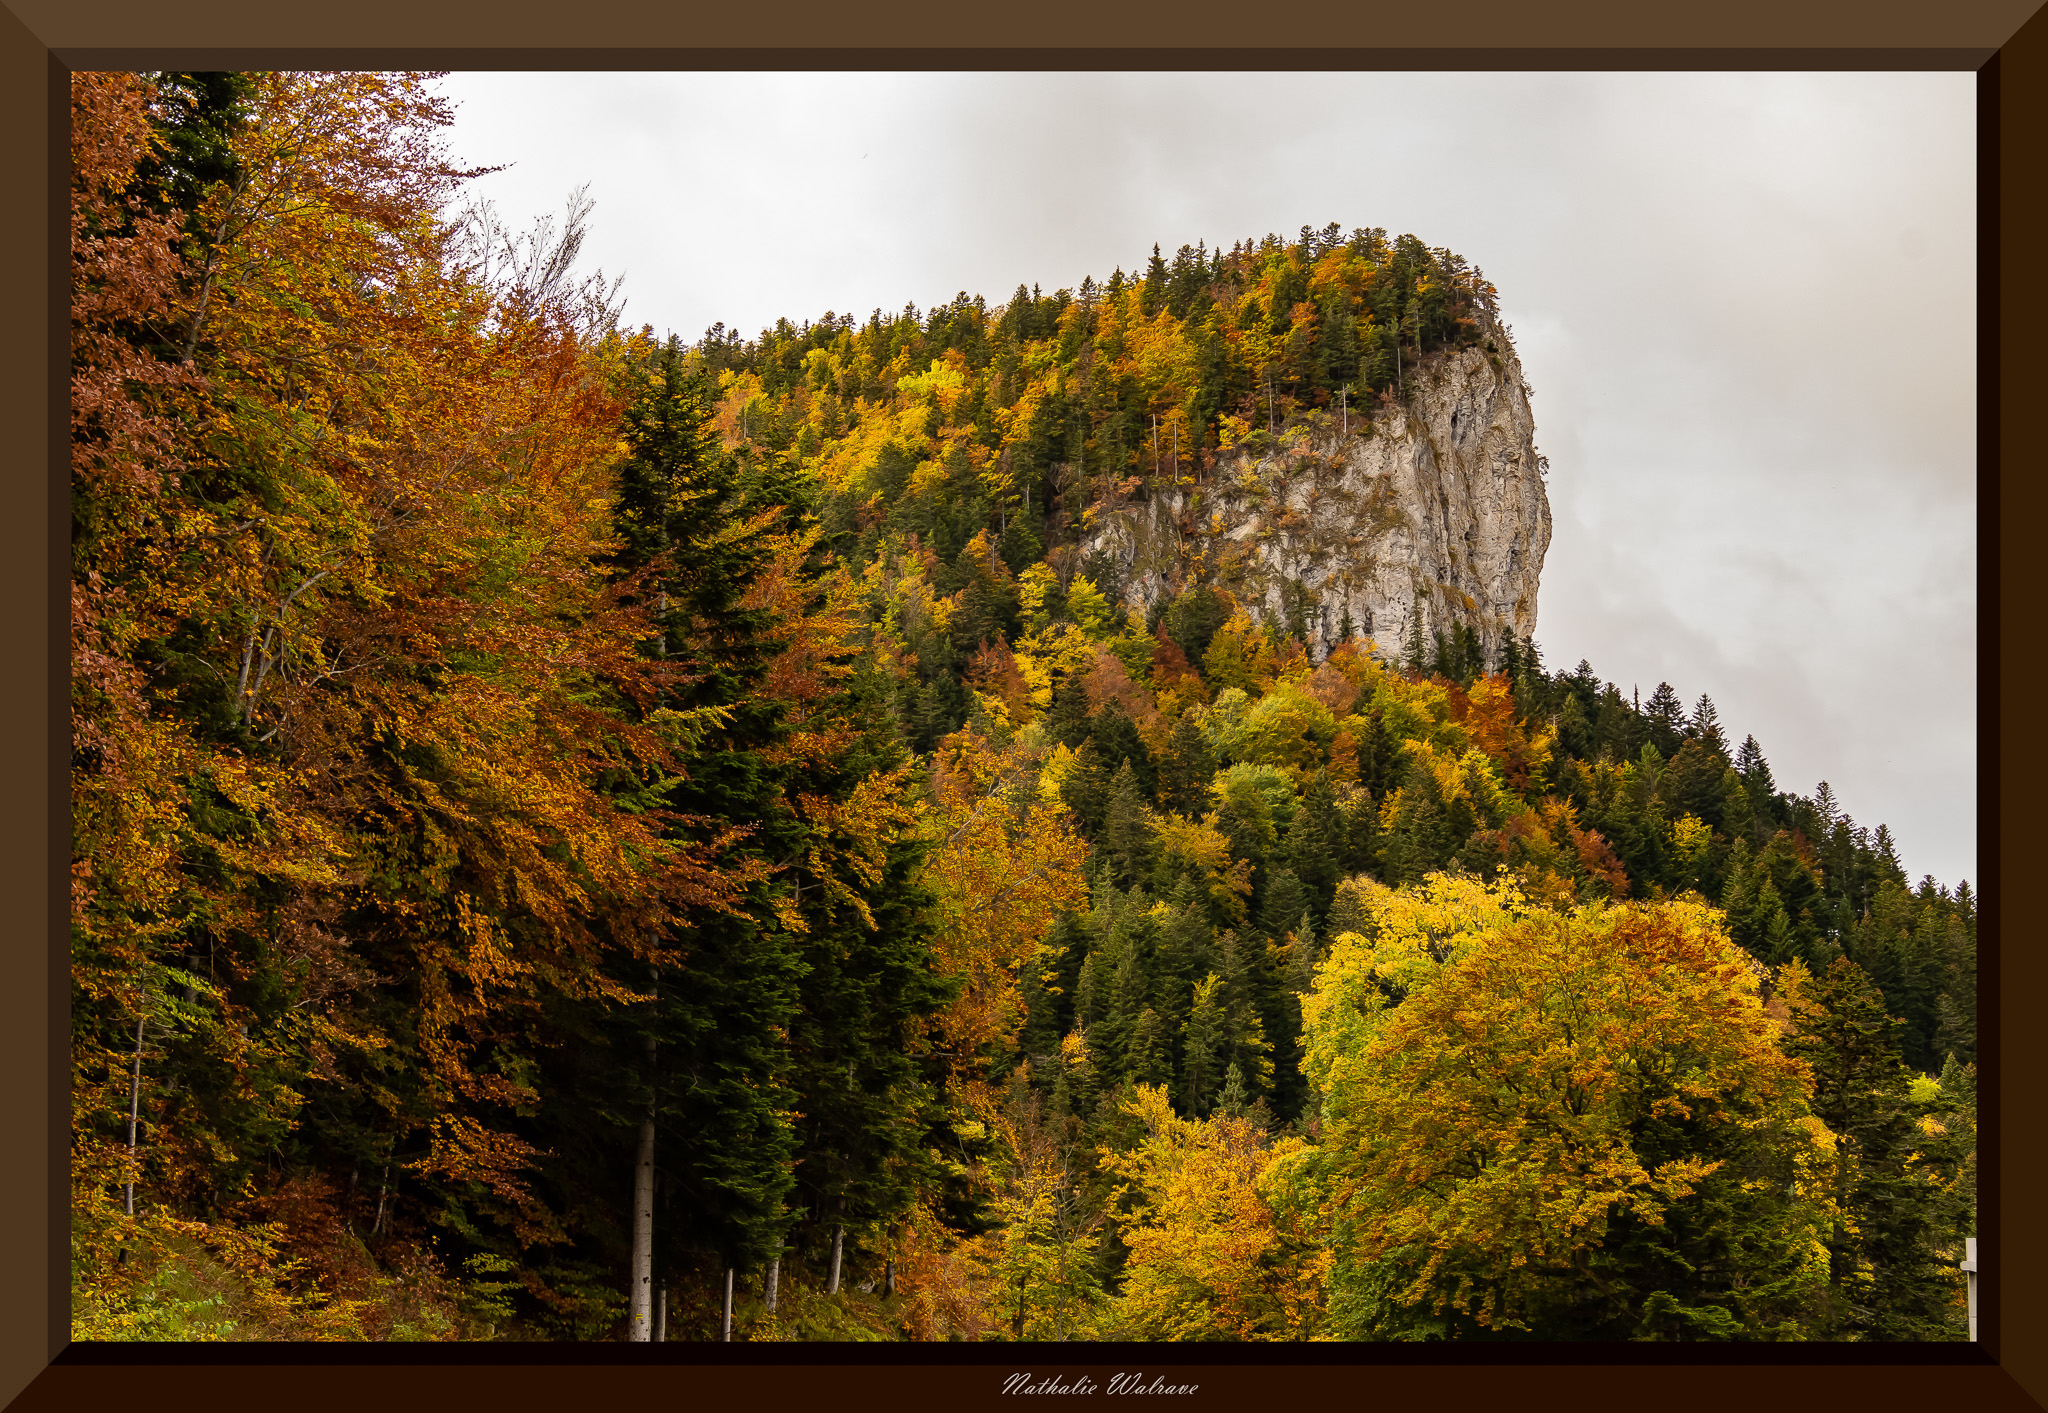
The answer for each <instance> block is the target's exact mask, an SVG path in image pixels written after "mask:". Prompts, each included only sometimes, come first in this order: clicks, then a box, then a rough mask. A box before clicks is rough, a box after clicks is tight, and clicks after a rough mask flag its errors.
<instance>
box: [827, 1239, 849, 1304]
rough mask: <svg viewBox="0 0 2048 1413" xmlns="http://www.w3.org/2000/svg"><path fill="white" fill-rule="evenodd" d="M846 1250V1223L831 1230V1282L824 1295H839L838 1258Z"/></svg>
mask: <svg viewBox="0 0 2048 1413" xmlns="http://www.w3.org/2000/svg"><path fill="white" fill-rule="evenodd" d="M845 1248H846V1223H844V1222H841V1223H840V1224H839V1225H838V1226H836V1227H834V1228H832V1280H831V1282H830V1283H829V1284H828V1285H827V1286H826V1287H825V1294H827V1295H837V1294H839V1257H840V1255H841V1253H842V1252H843V1251H844V1250H845Z"/></svg>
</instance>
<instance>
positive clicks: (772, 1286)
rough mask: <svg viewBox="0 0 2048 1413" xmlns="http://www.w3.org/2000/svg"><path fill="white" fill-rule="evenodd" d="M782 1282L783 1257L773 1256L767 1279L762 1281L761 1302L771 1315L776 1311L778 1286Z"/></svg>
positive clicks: (769, 1261)
mask: <svg viewBox="0 0 2048 1413" xmlns="http://www.w3.org/2000/svg"><path fill="white" fill-rule="evenodd" d="M781 1284H782V1258H781V1257H780V1256H771V1257H770V1258H769V1259H768V1276H767V1279H765V1280H763V1281H762V1282H761V1303H762V1304H763V1305H764V1306H766V1307H767V1309H768V1313H769V1314H771V1315H772V1314H774V1313H775V1294H776V1288H777V1287H778V1286H780V1285H781Z"/></svg>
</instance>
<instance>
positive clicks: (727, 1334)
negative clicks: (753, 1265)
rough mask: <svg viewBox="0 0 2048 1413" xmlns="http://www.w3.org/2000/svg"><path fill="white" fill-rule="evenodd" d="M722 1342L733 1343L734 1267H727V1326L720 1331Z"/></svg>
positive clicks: (719, 1336) (719, 1335)
mask: <svg viewBox="0 0 2048 1413" xmlns="http://www.w3.org/2000/svg"><path fill="white" fill-rule="evenodd" d="M718 1338H719V1339H720V1341H721V1342H723V1343H726V1344H730V1343H732V1267H730V1266H727V1267H726V1268H725V1326H724V1328H723V1329H721V1330H720V1331H719V1334H718Z"/></svg>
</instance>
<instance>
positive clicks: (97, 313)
mask: <svg viewBox="0 0 2048 1413" xmlns="http://www.w3.org/2000/svg"><path fill="white" fill-rule="evenodd" d="M73 95H74V103H73V152H74V182H73V209H72V234H73V247H72V254H73V271H74V289H73V345H72V349H73V362H72V374H73V403H72V420H73V443H72V449H73V459H72V467H73V478H72V505H73V541H72V554H73V583H72V631H73V656H72V722H73V772H72V808H73V841H72V849H73V852H72V870H71V879H72V908H73V911H72V994H71V1011H72V1026H73V1031H72V1037H73V1044H72V1057H73V1126H72V1175H73V1229H72V1262H73V1265H72V1276H73V1280H72V1294H73V1328H74V1333H75V1334H76V1336H77V1337H79V1338H86V1339H216V1338H218V1339H271V1338H290V1339H301V1338H304V1339H481V1338H525V1339H586V1340H589V1339H627V1340H643V1339H648V1338H665V1339H718V1338H721V1337H725V1335H726V1333H727V1331H728V1329H729V1331H730V1337H731V1338H733V1339H753V1340H760V1339H777V1338H782V1339H789V1338H800V1339H905V1338H907V1339H920V1340H932V1339H939V1340H943V1339H970V1340H971V1339H1098V1338H1111V1339H1125V1338H1132V1339H1306V1338H1342V1339H1416V1338H1502V1337H1518V1338H1545V1339H1835V1340H1842V1339H1883V1340H1898V1339H1957V1338H1961V1337H1963V1331H1964V1321H1963V1309H1962V1305H1961V1301H1962V1285H1961V1276H1960V1275H1959V1274H1958V1272H1957V1270H1956V1261H1957V1260H1958V1258H1959V1257H1960V1255H1961V1246H1962V1239H1963V1238H1964V1237H1965V1236H1967V1235H1969V1234H1971V1233H1973V1232H1974V1230H1975V1131H1976V1130H1975V1098H1974V1095H1975V1074H1976V1071H1975V1060H1976V1027H1975V1015H1976V1011H1975V996H1976V964H1975V957H1976V906H1975V899H1974V897H1973V895H1972V894H1971V892H1970V889H1969V887H1968V885H1967V884H1964V883H1958V884H1957V885H1956V886H1955V887H1954V888H1953V890H1951V889H1948V888H1944V887H1941V886H1939V885H1937V884H1936V883H1935V881H1934V880H1932V879H1925V878H1924V879H1922V880H1921V881H1920V882H1919V883H1918V884H1915V883H1913V882H1912V881H1911V879H1910V876H1909V875H1908V873H1907V872H1906V870H1905V867H1904V864H1903V861H1902V860H1901V859H1900V858H1899V857H1898V855H1897V851H1896V848H1895V847H1894V845H1893V842H1892V840H1891V837H1890V835H1889V832H1888V831H1887V830H1886V829H1885V828H1884V827H1883V826H1879V827H1877V828H1876V829H1875V830H1870V829H1866V828H1864V827H1862V826H1859V825H1858V824H1856V823H1855V822H1854V821H1853V820H1851V819H1849V818H1848V817H1847V816H1846V815H1845V814H1844V813H1843V812H1842V810H1841V808H1840V807H1839V805H1838V803H1837V801H1836V799H1835V798H1834V795H1833V793H1832V792H1831V790H1830V788H1829V787H1828V785H1827V784H1825V783H1822V784H1821V785H1819V786H1818V788H1817V789H1816V790H1815V791H1814V792H1813V793H1812V794H1811V795H1810V796H1809V795H1800V794H1797V793H1793V792H1787V791H1784V790H1781V789H1780V788H1779V784H1778V782H1776V781H1775V780H1774V779H1773V777H1772V773H1771V770H1770V767H1769V765H1768V764H1767V762H1766V760H1765V755H1764V752H1763V750H1762V748H1761V747H1760V746H1759V744H1758V742H1757V741H1756V740H1755V738H1754V737H1751V736H1745V737H1744V738H1743V739H1742V740H1741V741H1740V742H1739V744H1738V743H1736V742H1735V741H1733V740H1732V739H1731V738H1732V736H1733V735H1734V730H1733V729H1730V728H1724V727H1723V726H1722V724H1721V723H1720V722H1719V720H1718V718H1717V715H1716V712H1715V709H1714V706H1713V703H1712V701H1711V700H1710V698H1709V697H1708V696H1706V695H1704V694H1702V695H1699V696H1697V697H1696V698H1695V699H1694V700H1693V701H1692V702H1691V704H1690V705H1687V704H1686V701H1685V699H1684V698H1682V697H1681V696H1680V695H1679V694H1678V693H1677V692H1676V691H1674V690H1673V688H1672V687H1670V686H1668V685H1662V684H1660V685H1659V686H1658V688H1657V689H1656V691H1655V692H1654V693H1652V694H1650V695H1649V696H1648V697H1647V698H1645V699H1642V700H1640V701H1638V700H1637V699H1636V698H1635V696H1634V694H1633V693H1628V694H1624V692H1623V691H1622V690H1621V689H1620V688H1619V687H1617V686H1615V685H1614V684H1611V683H1608V682H1605V681H1603V680H1602V679H1601V678H1600V677H1599V675H1598V674H1597V673H1596V671H1595V670H1594V669H1593V667H1592V666H1591V665H1590V664H1587V663H1584V662H1581V663H1580V664H1579V665H1578V667H1577V668H1576V669H1575V670H1572V671H1569V672H1562V671H1555V670H1551V669H1549V668H1547V667H1546V665H1545V664H1544V662H1543V661H1542V659H1541V656H1540V654H1539V652H1538V649H1537V647H1536V645H1535V644H1534V643H1533V642H1530V641H1528V640H1526V639H1524V640H1522V641H1520V642H1517V641H1514V640H1513V639H1512V638H1508V639H1506V640H1504V641H1502V642H1501V643H1500V644H1499V646H1498V648H1497V649H1494V650H1492V651H1489V649H1488V647H1487V646H1486V645H1484V644H1482V642H1481V640H1480V637H1479V635H1478V634H1477V633H1475V632H1474V631H1473V629H1472V627H1471V626H1470V625H1453V626H1451V627H1450V628H1449V629H1448V630H1432V631H1430V632H1427V633H1425V632H1424V630H1423V625H1422V620H1421V618H1420V617H1419V616H1418V617H1416V618H1414V619H1413V620H1412V621H1411V624H1410V628H1409V632H1408V634H1407V636H1406V640H1405V642H1404V644H1403V647H1402V650H1401V651H1399V652H1388V651H1380V650H1375V648H1374V646H1373V645H1372V643H1371V642H1370V641H1369V640H1368V639H1366V638H1365V637H1364V636H1363V635H1362V634H1360V633H1354V632H1352V631H1351V629H1350V628H1349V627H1348V626H1347V628H1346V629H1345V632H1344V634H1343V636H1344V639H1345V640H1344V641H1342V642H1340V643H1339V644H1338V645H1337V646H1336V647H1335V648H1334V649H1333V650H1331V651H1329V652H1328V653H1327V654H1326V655H1325V654H1319V653H1311V652H1310V650H1309V649H1308V647H1307V646H1305V638H1306V634H1305V633H1304V632H1303V630H1302V625H1301V624H1300V623H1299V622H1290V621H1289V617H1288V615H1287V614H1286V613H1284V612H1283V613H1280V614H1277V615H1271V614H1268V613H1266V612H1264V611H1263V610H1262V609H1261V610H1260V611H1258V612H1256V613H1255V612H1254V611H1253V610H1254V608H1257V607H1258V606H1256V605H1249V604H1244V603H1240V602H1239V601H1238V600H1237V599H1236V598H1234V597H1233V595H1232V593H1231V592H1230V590H1229V588H1228V586H1227V585H1226V584H1222V583H1220V582H1218V581H1216V580H1215V579H1214V577H1213V576H1210V575H1207V574H1205V573H1204V572H1203V568H1202V566H1201V565H1200V564H1199V563H1191V564H1190V565H1189V566H1188V570H1187V573H1186V575H1185V577H1184V580H1183V581H1182V582H1180V583H1178V584H1176V585H1174V586H1173V592H1172V593H1171V594H1169V595H1166V596H1164V597H1161V598H1159V599H1158V600H1157V601H1156V602H1154V603H1152V604H1151V606H1150V609H1149V611H1148V610H1147V609H1145V608H1131V607H1127V606H1126V595H1125V594H1124V592H1123V590H1124V586H1123V585H1122V584H1121V583H1120V582H1119V569H1118V566H1117V564H1116V563H1115V561H1114V560H1112V559H1111V558H1109V557H1107V556H1104V555H1102V554H1099V553H1092V552H1084V546H1085V545H1086V544H1087V542H1088V540H1087V537H1088V534H1089V530H1090V527H1091V526H1092V525H1093V524H1094V523H1095V520H1096V518H1097V517H1098V516H1100V515H1101V514H1102V513H1103V512H1104V509H1105V507H1112V506H1115V505H1118V504H1127V503H1129V502H1131V501H1134V500H1143V499H1144V498H1146V497H1147V496H1150V495H1154V494H1157V493H1158V492H1159V490H1160V488H1161V487H1163V486H1166V485H1177V486H1178V485H1192V486H1199V485H1201V484H1202V483H1203V478H1204V477H1205V475H1207V474H1208V473H1209V472H1210V471H1213V469H1214V468H1215V467H1216V466H1217V465H1218V464H1219V459H1220V458H1226V457H1236V458H1240V459H1241V458H1243V457H1245V456H1246V455H1254V456H1262V457H1285V456H1287V455H1290V454H1293V453H1292V451H1291V449H1292V448H1296V447H1298V446H1299V445H1300V442H1299V440H1298V439H1295V440H1290V433H1291V432H1293V431H1296V430H1299V429H1302V428H1309V427H1312V428H1314V429H1315V430H1316V434H1317V435H1318V436H1320V437H1324V438H1327V437H1329V436H1331V435H1333V432H1332V424H1331V413H1332V412H1333V411H1334V412H1335V414H1336V422H1335V431H1334V435H1335V436H1337V437H1338V438H1340V439H1341V438H1345V437H1369V436H1371V435H1373V418H1374V416H1375V415H1376V414H1377V413H1379V412H1380V411H1381V410H1384V409H1394V408H1398V407H1400V406H1402V405H1403V403H1404V400H1405V399H1408V398H1410V397H1411V396H1413V394H1414V388H1415V383H1416V380H1417V379H1418V378H1420V377H1423V376H1425V375H1426V374H1427V371H1428V369H1429V367H1430V366H1431V360H1432V359H1437V358H1442V357H1444V356H1445V355H1446V353H1447V351H1451V350H1456V349H1459V348H1463V347H1475V346H1476V347H1483V346H1484V341H1485V337H1486V335H1485V332H1484V331H1485V328H1486V327H1487V320H1489V319H1491V318H1492V316H1493V313H1494V305H1495V300H1496V293H1495V291H1494V290H1493V288H1492V287H1491V286H1490V285H1488V284H1487V283H1486V281H1485V280H1484V278H1483V277H1482V276H1481V275H1480V274H1479V272H1478V271H1477V270H1475V269H1473V268H1471V267H1469V266H1467V265H1466V264H1465V262H1464V261H1462V260H1461V259H1459V258H1458V257H1456V256H1454V255H1451V254H1450V253H1449V252H1446V251H1442V250H1433V249H1430V248H1428V247H1426V246H1425V245H1423V244H1422V243H1421V242H1420V241H1417V240H1416V239H1414V238H1413V237H1409V236H1403V237H1400V238H1398V239H1391V240H1390V239H1389V238H1387V237H1386V236H1385V234H1384V233H1383V232H1380V231H1375V230H1356V231H1353V232H1351V233H1349V234H1346V233H1345V232H1343V231H1342V230H1340V229H1339V228H1338V227H1336V226H1330V227H1327V228H1325V229H1324V230H1322V231H1320V232H1318V231H1312V230H1307V229H1304V230H1303V231H1302V232H1301V233H1300V234H1299V236H1298V237H1297V238H1295V239H1292V240H1283V239H1280V238H1278V237H1274V236H1266V237H1264V238H1263V239H1253V240H1251V241H1249V242H1239V243H1238V244H1236V245H1235V246H1234V247H1233V248H1232V249H1230V250H1228V251H1223V250H1208V249H1206V248H1204V247H1199V246H1198V247H1196V248H1194V249H1189V248H1186V247H1182V248H1181V249H1179V250H1178V251H1177V252H1176V254H1175V255H1174V256H1172V257H1171V258H1167V257H1163V256H1162V255H1160V253H1159V252H1158V250H1157V249H1156V248H1155V250H1154V251H1153V254H1152V256H1151V259H1150V260H1149V262H1147V264H1146V267H1145V269H1144V270H1143V271H1142V273H1139V274H1137V275H1134V276H1126V275H1125V274H1124V273H1122V272H1121V271H1118V272H1116V273H1113V274H1112V275H1111V276H1110V278H1109V279H1108V280H1107V281H1106V282H1105V283H1103V284H1100V285H1097V284H1096V283H1095V282H1094V281H1093V280H1092V279H1090V280H1086V281H1084V282H1083V283H1082V285H1081V286H1080V288H1079V289H1078V290H1072V291H1070V290H1059V291H1056V292H1054V293H1052V294H1044V293H1042V292H1041V291H1040V290H1039V289H1038V288H1037V287H1036V286H1032V287H1029V288H1027V287H1025V286H1021V285H1020V286H1019V287H1018V289H1017V290H1016V292H1015V293H1014V294H1013V295H1012V297H1011V298H1010V299H1009V300H1008V301H1007V302H1005V303H1004V304H1002V305H1000V306H994V307H991V306H988V305H987V304H985V302H984V301H982V300H981V299H970V298H968V297H967V296H965V295H964V294H963V295H961V296H960V297H958V298H956V299H954V300H952V301H951V302H949V303H947V304H945V305H942V306H940V307H938V308H935V309H932V310H929V311H926V312H923V313H920V312H919V311H918V310H916V309H915V308H914V307H908V306H907V307H906V308H905V309H904V310H903V312H902V313H901V314H898V315H895V316H884V315H883V314H882V313H881V312H880V311H876V312H875V313H874V314H872V315H871V316H870V317H869V318H867V319H865V320H861V319H856V318H854V317H852V316H849V315H840V314H826V315H824V316H822V317H820V318H819V319H817V320H816V321H815V322H804V323H791V322H782V323H779V324H778V325H777V326H776V327H774V328H773V329H769V330H766V331H763V333H762V334H761V335H760V337H759V338H757V339H753V340H747V339H743V338H741V337H739V336H738V335H737V334H735V333H733V332H731V331H728V330H725V329H724V328H722V327H717V328H714V329H712V330H711V331H709V332H708V333H707V334H706V335H705V336H704V338H702V339H701V340H699V341H698V342H697V343H695V344H685V343H684V342H683V341H682V340H681V339H680V338H677V337H674V336H668V337H660V336H657V335H656V333H655V332H654V331H653V330H652V329H642V330H640V331H638V332H635V331H632V330H631V329H629V328H624V327H621V325H620V322H619V318H618V314H617V306H616V303H615V300H616V292H615V290H613V289H611V288H608V287H606V286H604V285H602V284H601V283H599V282H597V281H595V280H583V279H579V278H578V277H577V276H576V275H575V274H574V273H573V271H574V267H575V262H576V256H577V252H578V245H579V242H580V239H581V221H582V219H583V213H582V210H581V209H580V208H575V207H572V210H571V212H570V213H569V216H568V218H567V219H566V220H565V221H564V222H563V223H561V224H560V226H558V227H551V226H543V227H541V228H539V229H537V230H534V231H531V232H510V231H507V230H505V229H503V228H502V227H501V226H500V225H499V224H498V223H497V222H496V221H495V219H494V218H493V217H492V216H491V215H490V213H489V212H488V210H486V209H482V208H477V207H474V206H465V205H463V204H462V202H463V193H464V190H465V183H466V181H467V179H468V178H470V177H472V176H474V175H476V174H475V173H464V172H460V171H456V170H453V169H451V168H450V167H449V165H448V164H447V162H446V160H445V157H444V155H443V149H442V146H441V133H442V130H443V129H445V127H446V126H447V124H448V122H449V113H448V111H447V109H446V107H445V106H444V105H443V104H442V103H441V102H440V101H439V100H438V99H437V98H436V97H435V96H434V89H433V76H431V75H415V74H320V75H313V74H257V75H218V74H157V75H144V76H135V75H119V74H81V75H78V76H76V77H75V80H74V89H73ZM1472 356H1474V357H1476V356H1477V354H1474V355H1472ZM1318 657H1320V658H1321V660H1316V659H1317V658H1318ZM1673 675H1674V676H1676V675H1680V674H1679V672H1678V670H1677V668H1676V666H1674V671H1673ZM1694 685H1695V686H1697V685H1699V684H1694ZM1688 690H1690V689H1688ZM728 1292H730V1293H731V1305H730V1308H728V1305H727V1297H728Z"/></svg>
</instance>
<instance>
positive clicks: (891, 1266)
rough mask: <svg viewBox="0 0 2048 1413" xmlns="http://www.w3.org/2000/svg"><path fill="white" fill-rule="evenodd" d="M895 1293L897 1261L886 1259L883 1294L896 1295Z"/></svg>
mask: <svg viewBox="0 0 2048 1413" xmlns="http://www.w3.org/2000/svg"><path fill="white" fill-rule="evenodd" d="M895 1293H896V1262H895V1261H894V1260H889V1261H884V1262H883V1263H882V1294H883V1295H894V1294H895Z"/></svg>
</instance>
